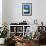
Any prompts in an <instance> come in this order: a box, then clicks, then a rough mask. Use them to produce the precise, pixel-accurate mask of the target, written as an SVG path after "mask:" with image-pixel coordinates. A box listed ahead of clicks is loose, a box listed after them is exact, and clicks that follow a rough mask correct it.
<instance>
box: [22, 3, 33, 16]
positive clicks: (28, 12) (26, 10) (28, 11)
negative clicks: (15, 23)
mask: <svg viewBox="0 0 46 46" xmlns="http://www.w3.org/2000/svg"><path fill="white" fill-rule="evenodd" d="M22 16H32V3H22Z"/></svg>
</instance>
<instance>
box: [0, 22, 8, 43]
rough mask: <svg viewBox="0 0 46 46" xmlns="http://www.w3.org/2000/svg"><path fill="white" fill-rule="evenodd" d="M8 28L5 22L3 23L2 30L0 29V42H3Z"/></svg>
mask: <svg viewBox="0 0 46 46" xmlns="http://www.w3.org/2000/svg"><path fill="white" fill-rule="evenodd" d="M7 33H8V29H7V24H6V23H5V24H4V25H3V31H0V44H4V40H5V38H6V37H7Z"/></svg>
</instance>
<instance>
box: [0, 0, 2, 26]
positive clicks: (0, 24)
mask: <svg viewBox="0 0 46 46" xmlns="http://www.w3.org/2000/svg"><path fill="white" fill-rule="evenodd" d="M0 27H2V0H0Z"/></svg>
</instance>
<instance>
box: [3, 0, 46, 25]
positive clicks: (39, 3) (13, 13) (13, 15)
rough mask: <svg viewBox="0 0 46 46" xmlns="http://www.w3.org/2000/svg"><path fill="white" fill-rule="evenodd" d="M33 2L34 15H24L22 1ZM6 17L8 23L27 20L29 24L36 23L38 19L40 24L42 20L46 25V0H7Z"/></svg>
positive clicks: (5, 4)
mask: <svg viewBox="0 0 46 46" xmlns="http://www.w3.org/2000/svg"><path fill="white" fill-rule="evenodd" d="M26 2H27V3H31V2H32V16H22V3H26ZM4 6H5V7H4V12H5V14H4V15H5V17H6V18H5V17H4V19H3V20H6V22H7V23H12V22H21V21H23V20H26V21H27V22H28V23H29V24H31V23H34V19H37V21H38V24H40V22H41V21H43V22H44V25H46V0H5V3H4Z"/></svg>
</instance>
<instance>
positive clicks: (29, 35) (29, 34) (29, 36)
mask: <svg viewBox="0 0 46 46" xmlns="http://www.w3.org/2000/svg"><path fill="white" fill-rule="evenodd" d="M26 38H27V39H28V40H30V39H32V32H31V31H30V27H28V28H27V29H26Z"/></svg>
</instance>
